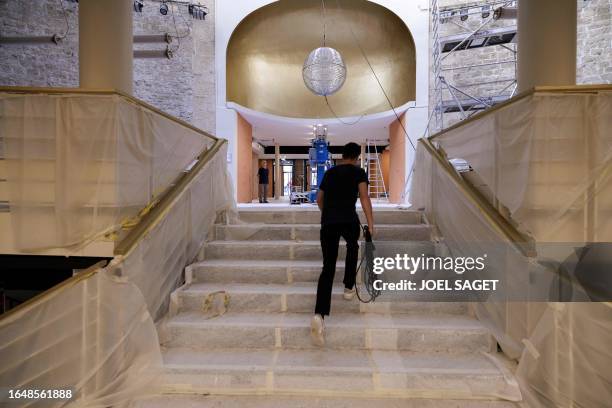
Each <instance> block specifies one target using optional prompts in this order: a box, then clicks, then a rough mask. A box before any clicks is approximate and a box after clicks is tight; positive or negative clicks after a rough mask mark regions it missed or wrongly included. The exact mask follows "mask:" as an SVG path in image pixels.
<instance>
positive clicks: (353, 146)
mask: <svg viewBox="0 0 612 408" xmlns="http://www.w3.org/2000/svg"><path fill="white" fill-rule="evenodd" d="M360 154H361V147H360V146H359V145H358V144H357V143H353V142H350V143H347V144H345V145H344V148H343V149H342V158H343V159H356V158H358V157H359V155H360Z"/></svg>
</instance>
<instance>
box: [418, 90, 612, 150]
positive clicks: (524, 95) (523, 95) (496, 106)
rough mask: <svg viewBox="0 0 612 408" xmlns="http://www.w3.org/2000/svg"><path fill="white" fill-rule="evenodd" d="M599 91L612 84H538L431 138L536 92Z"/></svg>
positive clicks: (432, 136)
mask: <svg viewBox="0 0 612 408" xmlns="http://www.w3.org/2000/svg"><path fill="white" fill-rule="evenodd" d="M599 91H612V85H609V84H601V85H573V86H536V87H535V88H531V89H529V90H527V91H525V92H521V93H520V94H518V95H516V96H514V97H512V98H510V99H508V100H506V101H504V102H501V103H498V104H497V105H495V106H493V107H491V108H489V109H485V110H483V111H482V112H479V113H477V114H475V115H474V116H470V117H469V118H467V119H465V120H462V121H460V122H457V123H455V124H454V125H452V126H449V127H447V128H446V129H442V130H441V131H439V132H438V133H436V134H434V135H431V136H430V137H429V140H433V139H436V138H438V137H440V136H442V135H443V134H445V133H448V132H450V131H451V130H454V129H457V128H458V127H460V126H463V125H465V124H467V123H471V122H474V121H476V120H479V119H482V118H484V117H485V116H488V115H490V114H492V113H493V112H496V111H498V110H500V109H502V108H505V107H506V106H508V105H511V104H513V103H515V102H518V101H520V100H521V99H524V98H526V97H528V96H531V95H534V94H536V93H541V92H546V93H596V92H599Z"/></svg>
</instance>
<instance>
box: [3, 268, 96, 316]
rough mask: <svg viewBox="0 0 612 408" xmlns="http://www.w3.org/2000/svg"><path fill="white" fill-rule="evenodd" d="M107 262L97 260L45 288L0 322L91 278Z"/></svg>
mask: <svg viewBox="0 0 612 408" xmlns="http://www.w3.org/2000/svg"><path fill="white" fill-rule="evenodd" d="M106 263H107V261H105V260H102V261H99V262H96V263H95V264H93V265H91V266H90V267H89V268H87V269H85V270H84V271H82V272H79V273H77V274H76V275H73V276H71V277H70V278H68V279H66V280H64V281H62V282H60V283H58V284H57V285H55V286H53V287H51V288H49V289H47V290H45V291H44V292H42V293H39V294H38V295H36V296H34V297H33V298H30V299H28V300H26V301H25V302H23V303H21V304H20V305H17V306H15V307H14V308H12V309H11V310H9V311H7V312H5V313H3V314H2V315H0V323H3V322H4V321H6V319H8V318H10V317H12V316H16V315H17V314H18V313H25V312H26V311H28V310H30V309H31V308H33V307H34V306H37V305H38V304H40V303H42V302H43V301H44V300H47V299H48V298H49V297H51V296H54V295H56V294H58V293H59V292H61V291H63V290H64V289H68V288H71V287H73V286H74V285H76V284H77V283H79V282H80V281H82V280H85V279H88V278H91V277H92V276H94V275H95V274H96V273H98V272H99V271H100V269H102V268H104V267H105V266H106Z"/></svg>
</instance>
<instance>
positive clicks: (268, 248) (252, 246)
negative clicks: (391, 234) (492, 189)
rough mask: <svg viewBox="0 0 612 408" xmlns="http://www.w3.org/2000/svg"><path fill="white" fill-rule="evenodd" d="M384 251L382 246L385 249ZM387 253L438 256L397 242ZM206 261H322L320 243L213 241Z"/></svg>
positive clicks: (422, 245)
mask: <svg viewBox="0 0 612 408" xmlns="http://www.w3.org/2000/svg"><path fill="white" fill-rule="evenodd" d="M381 248H382V246H381ZM384 250H385V253H407V254H409V255H413V256H420V255H421V254H425V255H433V254H435V253H436V244H434V243H433V242H430V241H406V242H397V243H396V242H393V244H391V243H387V244H385V245H384ZM345 256H346V247H345V245H340V247H339V250H338V258H339V259H343V258H344V257H345ZM204 257H205V258H206V259H245V260H257V259H259V260H281V259H285V260H294V259H299V260H317V259H322V255H321V243H320V242H319V241H212V242H208V243H207V244H206V245H205V246H204Z"/></svg>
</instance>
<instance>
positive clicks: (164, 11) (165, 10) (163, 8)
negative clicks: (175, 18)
mask: <svg viewBox="0 0 612 408" xmlns="http://www.w3.org/2000/svg"><path fill="white" fill-rule="evenodd" d="M159 14H161V15H162V16H165V15H167V14H168V5H167V4H166V2H162V4H161V5H160V6H159Z"/></svg>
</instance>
